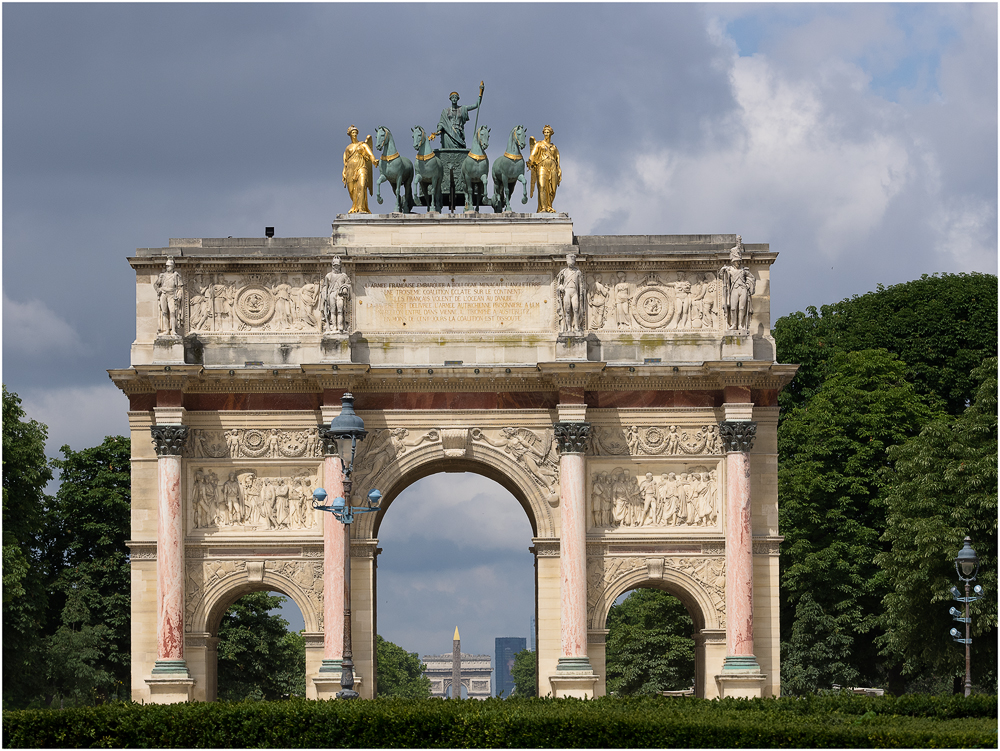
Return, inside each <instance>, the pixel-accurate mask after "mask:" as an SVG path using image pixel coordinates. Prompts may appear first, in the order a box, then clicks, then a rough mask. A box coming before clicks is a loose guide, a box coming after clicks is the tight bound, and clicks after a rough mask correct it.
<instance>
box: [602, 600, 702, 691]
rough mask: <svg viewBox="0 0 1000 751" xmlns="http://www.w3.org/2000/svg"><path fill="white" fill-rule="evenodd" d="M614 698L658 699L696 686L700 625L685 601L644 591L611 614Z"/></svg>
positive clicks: (610, 673)
mask: <svg viewBox="0 0 1000 751" xmlns="http://www.w3.org/2000/svg"><path fill="white" fill-rule="evenodd" d="M607 623H608V639H607V681H608V683H607V688H608V692H609V693H615V694H619V695H623V694H654V693H657V692H659V691H677V690H682V689H687V688H690V687H691V686H692V685H693V684H694V641H693V640H692V639H691V634H692V633H693V632H694V623H693V622H692V621H691V616H690V615H688V612H687V610H686V609H685V608H684V606H683V605H682V604H681V602H680V601H679V600H678V599H677V598H676V597H673V596H672V595H669V594H667V593H666V592H661V591H660V590H657V589H638V590H635V591H634V592H632V593H631V594H630V595H629V596H628V597H626V598H625V600H624V601H622V603H621V604H619V605H613V606H612V607H611V611H610V612H609V613H608V622H607Z"/></svg>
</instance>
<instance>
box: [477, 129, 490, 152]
mask: <svg viewBox="0 0 1000 751" xmlns="http://www.w3.org/2000/svg"><path fill="white" fill-rule="evenodd" d="M476 140H477V141H479V145H480V146H482V147H483V151H486V147H487V146H489V145H490V129H489V128H487V127H486V126H485V125H480V126H479V130H477V131H476Z"/></svg>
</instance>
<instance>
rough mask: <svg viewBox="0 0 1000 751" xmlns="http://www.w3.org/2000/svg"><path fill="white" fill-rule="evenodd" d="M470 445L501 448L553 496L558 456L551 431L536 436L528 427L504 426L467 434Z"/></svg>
mask: <svg viewBox="0 0 1000 751" xmlns="http://www.w3.org/2000/svg"><path fill="white" fill-rule="evenodd" d="M470 437H471V438H472V440H473V442H476V443H484V444H486V445H489V446H492V447H493V448H496V449H501V450H502V451H503V452H504V453H505V454H509V455H510V456H511V457H513V458H514V460H515V461H516V462H517V463H518V464H520V465H521V466H522V467H524V468H525V469H526V470H527V471H528V473H529V474H530V475H531V477H532V479H533V480H534V481H535V482H536V483H537V484H538V485H539V486H540V487H542V488H544V489H545V490H546V492H548V493H549V494H550V495H555V494H556V491H557V485H558V479H559V456H558V453H557V449H556V442H555V440H553V433H552V432H551V431H544V433H543V434H542V435H539V434H538V433H536V432H535V431H533V430H529V429H528V428H519V427H513V426H511V427H506V428H499V429H490V430H481V429H479V428H473V429H472V430H471V431H470Z"/></svg>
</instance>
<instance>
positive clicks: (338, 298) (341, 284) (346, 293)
mask: <svg viewBox="0 0 1000 751" xmlns="http://www.w3.org/2000/svg"><path fill="white" fill-rule="evenodd" d="M332 263H333V268H332V269H330V273H328V274H327V275H326V276H325V277H323V283H322V285H321V286H320V297H321V298H322V301H323V328H324V330H325V331H328V332H334V333H338V334H342V333H344V332H346V331H347V325H348V320H347V307H348V305H349V304H350V300H351V278H350V277H349V276H348V275H347V274H346V273H344V271H343V269H341V267H340V258H337V257H335V258H334V259H333V261H332Z"/></svg>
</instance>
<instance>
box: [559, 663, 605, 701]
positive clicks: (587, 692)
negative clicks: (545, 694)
mask: <svg viewBox="0 0 1000 751" xmlns="http://www.w3.org/2000/svg"><path fill="white" fill-rule="evenodd" d="M587 666H588V669H587V670H579V671H578V670H563V669H562V660H560V665H559V669H558V672H557V673H556V674H555V675H551V676H549V683H550V684H552V695H553V696H554V697H556V698H557V699H561V698H564V697H568V696H571V697H573V698H575V699H593V698H594V689H595V686H596V685H597V680H598V678H599V676H597V675H595V674H594V671H593V670H590V669H589V666H590V661H589V660H588V661H587Z"/></svg>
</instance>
